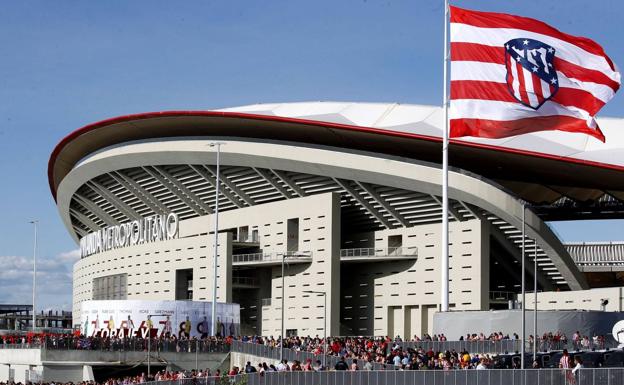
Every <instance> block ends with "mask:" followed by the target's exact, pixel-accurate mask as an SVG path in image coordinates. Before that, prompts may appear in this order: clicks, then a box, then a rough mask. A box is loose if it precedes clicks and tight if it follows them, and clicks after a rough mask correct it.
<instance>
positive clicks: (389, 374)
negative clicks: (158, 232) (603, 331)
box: [146, 368, 624, 385]
mask: <svg viewBox="0 0 624 385" xmlns="http://www.w3.org/2000/svg"><path fill="white" fill-rule="evenodd" d="M146 384H149V385H217V384H224V385H225V384H227V385H237V384H241V385H242V384H247V385H360V384H363V385H432V384H435V385H538V384H539V385H619V384H624V368H609V369H604V368H595V369H594V368H591V369H590V368H585V369H579V371H578V372H577V373H576V374H572V370H570V369H568V370H561V369H523V370H521V369H487V370H406V371H366V370H359V371H321V372H314V371H309V372H298V371H294V372H265V373H263V374H260V373H251V374H239V375H236V376H223V377H221V378H216V377H203V378H193V379H183V380H177V381H158V382H148V383H146Z"/></svg>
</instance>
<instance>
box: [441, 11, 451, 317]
mask: <svg viewBox="0 0 624 385" xmlns="http://www.w3.org/2000/svg"><path fill="white" fill-rule="evenodd" d="M448 22H449V1H448V0H444V76H443V78H444V87H443V93H442V98H443V108H442V110H443V116H444V130H443V133H442V245H441V246H442V258H441V265H440V269H441V271H442V275H441V280H442V282H441V295H442V297H441V307H440V311H448V310H449V247H448V243H449V242H448V234H449V225H448V143H449V140H448V126H449V124H448V94H447V92H448V84H447V83H448V73H447V71H448V60H449V57H448V53H449V52H448Z"/></svg>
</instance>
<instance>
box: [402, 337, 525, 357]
mask: <svg viewBox="0 0 624 385" xmlns="http://www.w3.org/2000/svg"><path fill="white" fill-rule="evenodd" d="M395 344H396V345H398V346H400V347H401V348H403V349H404V350H405V349H423V350H425V351H429V350H432V351H434V352H445V351H447V350H448V351H452V350H455V351H456V352H461V351H468V352H470V353H490V354H504V353H516V352H519V351H520V348H521V346H520V340H498V341H489V340H485V341H416V342H411V341H410V342H396V343H395Z"/></svg>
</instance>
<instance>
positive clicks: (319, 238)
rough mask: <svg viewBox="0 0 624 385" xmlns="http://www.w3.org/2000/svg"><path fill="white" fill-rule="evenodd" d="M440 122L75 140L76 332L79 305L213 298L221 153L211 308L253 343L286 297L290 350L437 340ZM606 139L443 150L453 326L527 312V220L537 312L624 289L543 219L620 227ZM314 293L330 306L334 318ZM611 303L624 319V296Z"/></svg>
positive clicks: (434, 118) (616, 138) (247, 110)
mask: <svg viewBox="0 0 624 385" xmlns="http://www.w3.org/2000/svg"><path fill="white" fill-rule="evenodd" d="M442 122H443V121H442V111H441V109H440V108H438V107H432V106H420V105H399V104H366V103H328V102H313V103H287V104H269V105H253V106H247V107H239V108H233V109H225V110H220V111H176V112H161V113H145V114H138V115H131V116H124V117H119V118H114V119H110V120H106V121H102V122H98V123H94V124H92V125H89V126H86V127H83V128H81V129H79V130H77V131H74V132H73V133H71V134H70V135H69V136H67V137H66V138H65V139H63V140H62V141H61V142H60V143H59V144H58V145H57V146H56V148H55V149H54V151H53V153H52V155H51V158H50V162H49V169H48V172H49V181H50V188H51V191H52V195H53V196H54V198H55V199H56V203H57V205H58V209H59V214H60V216H61V218H62V220H63V222H64V224H65V226H66V227H67V229H68V231H69V233H70V235H71V236H72V238H73V239H74V240H75V241H76V243H77V244H81V239H83V241H82V244H81V249H82V252H83V258H81V260H79V261H78V262H76V264H75V265H74V289H73V304H74V307H73V315H74V323H76V322H77V321H76V320H79V319H80V304H81V303H82V302H83V301H86V300H92V299H140V300H176V299H177V300H179V299H193V300H197V301H209V300H211V298H212V286H213V285H212V283H213V282H212V276H213V274H212V269H213V264H212V263H213V237H214V215H213V213H214V211H215V201H214V196H215V186H216V175H217V168H216V164H217V151H216V147H211V146H210V143H213V142H215V141H219V142H223V145H221V146H220V148H221V150H220V171H219V179H220V187H221V190H220V191H221V193H220V196H219V208H220V210H221V211H220V215H219V235H218V239H219V245H218V263H217V267H218V279H217V286H218V288H217V297H218V300H219V301H220V302H235V303H239V304H240V305H241V323H242V327H243V332H248V333H251V332H254V333H258V334H263V335H279V334H280V333H281V332H280V331H281V319H282V315H281V312H282V305H281V303H282V300H284V302H285V305H284V313H285V316H284V320H285V328H286V329H287V332H288V333H297V334H300V335H315V334H322V333H323V330H324V326H325V323H324V322H325V321H326V326H327V328H328V333H329V334H331V335H346V334H361V335H397V334H398V335H403V336H404V335H408V336H409V335H414V334H418V335H420V334H422V333H424V332H427V331H431V330H432V319H433V314H434V312H436V311H437V309H438V304H439V301H440V276H441V272H440V254H441V251H440V230H441V226H440V222H441V218H442V210H441V200H440V194H441V186H440V184H441V180H442V174H441V167H440V158H441V147H440V143H441V140H440V136H441V127H442ZM600 123H601V128H602V130H603V132H604V133H605V135H606V137H607V140H608V141H607V143H606V144H602V143H600V142H598V141H596V140H594V139H592V138H589V137H586V136H583V135H577V134H569V133H560V132H540V133H533V134H527V135H523V136H520V137H514V138H507V139H500V140H481V139H465V140H464V139H462V140H453V141H452V142H451V145H450V150H449V151H450V166H451V170H450V172H449V197H450V218H449V219H450V232H451V233H450V241H449V244H450V306H451V309H452V310H489V309H492V308H495V309H496V308H505V307H506V306H507V303H508V300H509V299H513V298H515V295H516V294H517V293H518V291H519V290H520V273H521V272H520V261H521V256H522V254H521V245H522V218H523V210H524V214H525V215H524V216H525V223H526V227H525V228H526V252H527V257H528V263H527V269H528V272H527V279H528V280H530V282H532V281H533V278H532V277H533V268H532V261H533V260H534V259H535V260H536V261H537V264H538V274H537V280H538V286H539V287H538V290H540V291H544V293H542V294H540V295H543V296H545V297H544V298H546V297H547V296H550V295H552V296H558V295H563V294H565V293H566V292H571V291H578V290H585V289H589V288H591V287H596V286H604V285H605V283H604V282H606V281H609V283H608V284H607V286H622V282H621V279H620V278H619V276H617V274H616V273H614V272H613V271H609V272H604V274H611V276H609V277H608V279H606V278H605V275H603V273H600V272H599V273H596V272H592V274H594V276H591V275H588V274H589V273H586V272H584V271H583V270H582V269H580V268H579V265H578V264H577V263H576V262H575V260H574V259H573V258H572V257H571V255H570V251H569V250H568V248H566V246H565V245H563V244H562V242H561V240H560V239H559V238H558V236H557V235H556V234H555V233H554V232H553V231H552V230H551V228H550V227H549V226H548V225H547V223H546V222H545V221H556V220H582V219H590V218H622V217H624V144H623V143H624V130H622V128H623V127H624V121H623V120H621V119H608V118H605V119H601V120H600ZM89 234H95V235H89ZM575 247H576V246H574V245H572V246H570V248H572V249H574V248H575ZM613 247H617V245H616V246H613V245H612V248H613ZM576 248H577V249H578V247H576ZM574 253H577V252H576V251H574ZM574 253H573V254H574ZM574 255H576V256H577V257H576V258H577V260H578V261H581V259H583V258H584V257H585V254H583V253H581V257H578V253H577V254H574ZM579 258H580V259H579ZM283 262H284V264H285V267H284V269H285V274H284V277H282V263H283ZM611 262H613V261H610V262H608V263H609V264H611ZM599 264H600V263H599ZM609 266H611V265H609ZM611 270H613V269H611ZM616 270H617V268H616ZM595 274H598V277H597V276H596V275H595ZM613 274H616V275H613ZM613 290H616V291H618V290H619V289H613ZM308 291H314V292H322V293H326V295H327V300H328V301H327V303H328V307H327V309H324V302H323V301H324V298H323V295H322V294H319V293H309V292H308ZM590 292H591V291H590ZM618 293H619V291H618ZM571 295H572V296H574V294H571ZM614 295H615V294H614ZM282 297H284V298H282ZM594 297H596V298H594ZM592 298H593V299H592V300H591V301H594V302H591V301H590V302H591V303H587V306H588V307H589V306H594V303H595V301H599V300H600V295H593V296H592ZM549 301H550V300H549ZM613 302H617V303H619V304H620V305H619V306H620V307H621V299H620V298H619V294H618V298H617V300H615V299H614V300H613ZM549 303H550V302H549ZM551 306H554V307H557V306H559V305H556V304H555V305H552V304H551ZM565 306H566V305H565V301H562V304H561V307H565ZM324 310H327V318H326V319H325V318H324Z"/></svg>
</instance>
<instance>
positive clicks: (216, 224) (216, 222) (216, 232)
mask: <svg viewBox="0 0 624 385" xmlns="http://www.w3.org/2000/svg"><path fill="white" fill-rule="evenodd" d="M224 144H225V143H223V142H212V143H210V144H209V146H210V147H216V148H217V172H216V182H215V212H214V257H213V259H212V260H213V265H214V266H213V271H212V276H213V283H212V306H211V309H212V310H211V312H212V324H211V325H210V329H211V333H210V334H211V335H213V336H216V335H217V274H218V271H217V252H218V249H219V186H220V185H221V181H220V180H219V177H220V174H221V169H220V167H221V164H220V163H221V145H224Z"/></svg>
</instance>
